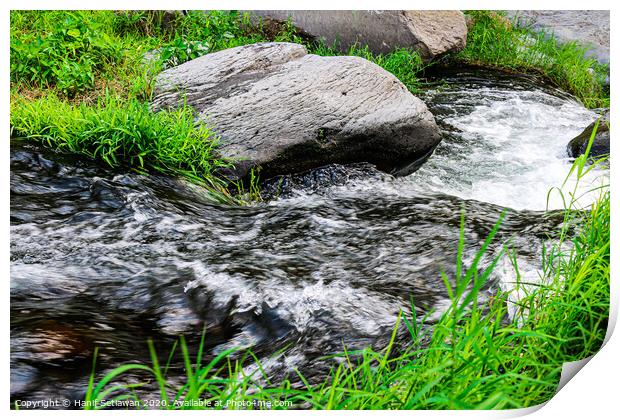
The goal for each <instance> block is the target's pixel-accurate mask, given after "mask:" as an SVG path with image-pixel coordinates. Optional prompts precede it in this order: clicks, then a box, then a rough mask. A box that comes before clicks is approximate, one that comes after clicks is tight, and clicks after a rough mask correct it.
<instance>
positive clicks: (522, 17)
mask: <svg viewBox="0 0 620 420" xmlns="http://www.w3.org/2000/svg"><path fill="white" fill-rule="evenodd" d="M506 15H507V16H508V17H509V18H511V19H514V20H516V21H517V22H518V23H519V25H522V26H530V27H531V28H532V29H534V30H544V31H546V32H550V33H551V32H552V33H553V35H554V37H555V38H556V39H557V40H558V41H559V42H560V43H566V42H570V41H577V42H579V43H580V44H582V45H584V46H588V47H589V50H588V53H587V54H588V55H591V56H594V57H595V58H596V59H597V60H598V61H599V62H600V63H605V64H608V63H609V35H610V33H609V29H610V27H609V10H508V11H506Z"/></svg>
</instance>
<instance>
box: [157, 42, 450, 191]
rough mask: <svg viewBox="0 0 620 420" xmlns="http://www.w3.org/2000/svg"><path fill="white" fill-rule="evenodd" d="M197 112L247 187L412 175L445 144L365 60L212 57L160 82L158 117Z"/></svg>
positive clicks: (265, 54)
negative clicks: (247, 179)
mask: <svg viewBox="0 0 620 420" xmlns="http://www.w3.org/2000/svg"><path fill="white" fill-rule="evenodd" d="M185 102H186V103H187V104H188V105H189V106H192V107H193V108H194V109H195V110H196V112H197V118H198V120H201V121H203V122H206V123H208V124H210V125H212V126H213V128H214V130H215V131H216V132H217V133H218V135H219V136H220V145H219V152H220V154H221V155H222V156H223V157H225V158H230V159H233V160H235V161H236V164H235V169H234V170H231V172H230V173H228V174H225V175H226V176H228V177H229V178H230V179H232V180H234V179H240V178H243V177H244V176H245V175H247V174H248V172H249V171H250V169H252V168H256V167H261V174H262V175H264V176H265V177H269V176H273V175H282V174H288V173H296V172H302V171H305V170H308V169H312V168H316V167H319V166H322V165H326V164H329V163H353V162H370V163H373V164H375V165H377V167H378V168H379V169H380V170H382V171H386V172H391V173H394V174H398V175H400V174H408V173H411V172H412V171H413V170H415V169H416V168H417V166H418V165H419V164H420V161H422V160H423V159H425V158H426V157H428V156H429V155H430V153H432V151H433V150H434V148H435V146H437V144H438V143H439V141H440V139H441V137H440V134H439V129H438V128H437V125H436V124H435V120H434V118H433V115H432V114H431V113H430V112H429V111H428V109H427V108H426V105H425V104H424V103H423V102H422V101H421V100H420V99H418V98H416V97H415V96H413V95H412V94H411V93H410V92H409V91H408V90H407V88H406V87H405V86H404V85H403V84H402V83H401V82H400V81H399V80H398V79H397V78H396V77H394V76H393V75H392V74H390V73H389V72H387V71H385V70H383V69H382V68H380V67H379V66H377V65H375V64H373V63H371V62H369V61H367V60H365V59H362V58H360V57H349V56H346V57H345V56H343V57H320V56H317V55H312V54H308V53H307V51H306V48H305V47H304V46H302V45H298V44H292V43H260V44H253V45H246V46H242V47H237V48H231V49H228V50H224V51H220V52H216V53H213V54H208V55H205V56H203V57H200V58H197V59H195V60H192V61H189V62H187V63H185V64H182V65H180V66H178V67H174V68H172V69H169V70H166V71H164V72H162V73H160V75H159V76H158V77H157V80H156V85H155V93H154V99H153V103H152V107H153V109H155V110H160V109H170V108H176V107H179V106H183V104H184V103H185Z"/></svg>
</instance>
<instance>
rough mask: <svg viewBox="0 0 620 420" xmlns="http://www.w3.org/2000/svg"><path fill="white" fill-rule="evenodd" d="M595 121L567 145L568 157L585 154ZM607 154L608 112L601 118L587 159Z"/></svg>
mask: <svg viewBox="0 0 620 420" xmlns="http://www.w3.org/2000/svg"><path fill="white" fill-rule="evenodd" d="M595 124H596V121H595V122H593V123H592V124H590V125H589V126H587V127H586V128H585V130H583V132H582V133H581V134H579V135H578V136H577V137H575V138H574V139H572V140H571V141H570V142H569V143H568V147H567V149H568V155H569V156H570V157H573V158H576V157H579V156H580V155H583V154H584V153H585V152H586V149H587V147H588V143H589V142H590V137H591V136H592V131H593V130H594V125H595ZM608 154H609V110H607V112H606V113H605V115H603V116H601V119H600V122H599V125H598V129H597V130H596V134H595V135H594V140H593V141H592V147H591V148H590V154H589V157H592V158H597V157H599V156H603V155H608Z"/></svg>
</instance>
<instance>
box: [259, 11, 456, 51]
mask: <svg viewBox="0 0 620 420" xmlns="http://www.w3.org/2000/svg"><path fill="white" fill-rule="evenodd" d="M251 13H252V14H253V15H255V16H259V17H262V18H264V19H271V20H275V21H280V22H282V21H287V20H288V19H289V18H290V19H291V23H292V24H293V25H294V26H295V27H296V28H298V29H299V30H300V31H301V32H302V33H303V34H304V35H306V36H309V37H310V38H313V39H317V40H322V41H324V42H325V43H326V44H327V45H330V46H331V45H333V44H334V43H335V44H336V45H337V47H338V48H339V49H340V51H342V52H346V51H347V50H348V49H349V47H350V46H352V45H355V44H360V45H368V47H369V48H370V50H371V51H372V52H373V53H375V54H385V53H388V52H390V51H392V50H394V49H396V48H399V47H403V48H412V49H415V50H417V51H418V52H419V53H420V55H421V56H422V57H423V58H425V59H432V58H434V57H436V56H438V55H441V54H444V53H446V52H449V51H460V50H462V49H463V48H465V42H466V40H467V25H466V23H465V16H464V15H463V13H462V12H460V11H457V10H384V11H378V10H254V11H251Z"/></svg>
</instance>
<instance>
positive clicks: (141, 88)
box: [10, 10, 609, 197]
mask: <svg viewBox="0 0 620 420" xmlns="http://www.w3.org/2000/svg"><path fill="white" fill-rule="evenodd" d="M470 14H471V15H472V16H473V17H474V19H475V25H474V27H473V28H472V30H471V31H470V33H469V36H468V45H467V48H466V49H465V50H464V51H463V52H461V53H460V54H458V55H457V56H456V57H455V58H454V59H455V60H457V61H458V62H459V63H462V62H465V63H470V64H481V65H485V66H491V67H496V68H500V69H503V70H511V71H526V72H537V73H539V74H541V75H543V76H544V77H546V78H547V79H548V80H550V81H553V82H554V83H555V84H557V85H558V86H560V87H562V88H564V89H565V90H567V91H568V92H571V93H573V94H575V95H576V96H577V97H579V98H581V99H582V101H583V102H584V103H585V104H586V105H587V106H591V107H594V106H602V105H608V103H609V97H608V94H607V96H606V93H605V92H603V89H602V87H601V86H602V84H601V80H600V77H601V75H602V74H603V73H604V69H601V68H600V67H597V66H595V65H594V63H593V62H592V60H588V59H585V58H584V57H583V49H581V48H580V47H578V46H576V45H574V44H568V45H564V46H558V45H557V44H556V43H555V41H553V40H549V39H546V38H545V37H544V35H543V34H534V33H531V32H529V31H528V30H526V29H521V28H508V27H506V26H505V25H503V24H502V23H501V21H498V20H497V19H496V17H494V15H491V14H489V13H488V12H470ZM10 17H11V34H10V56H11V105H12V107H11V124H12V126H13V127H14V128H15V131H14V132H15V133H19V135H20V136H21V137H22V138H24V139H29V140H41V139H46V144H48V145H50V146H52V147H54V148H56V149H58V150H70V151H72V152H75V153H81V154H85V155H87V156H90V157H93V158H95V159H103V160H104V161H105V162H107V163H109V164H111V165H113V166H123V167H127V168H132V169H135V170H138V171H145V170H148V171H157V172H163V173H168V174H174V175H179V174H180V175H184V176H188V177H189V179H191V180H194V181H195V180H201V182H205V183H206V184H208V185H218V186H219V185H220V184H221V182H220V181H219V180H218V179H216V176H215V174H216V172H215V171H214V170H213V169H214V168H216V167H217V166H218V165H222V164H223V163H222V162H221V161H219V160H217V159H215V158H213V156H212V149H213V147H214V146H215V144H214V143H212V141H211V140H212V139H213V138H214V135H213V133H210V134H209V135H205V133H206V132H207V131H209V130H208V129H207V128H201V127H195V128H193V130H190V129H189V120H188V119H185V120H183V122H182V123H181V122H179V123H176V124H173V125H171V127H172V128H174V129H177V128H178V129H179V130H180V131H179V133H178V134H174V133H171V131H170V130H168V129H165V128H164V126H163V125H162V124H161V121H164V120H167V119H170V118H172V119H174V118H176V117H175V116H172V115H165V114H164V115H162V116H157V115H155V114H153V113H150V111H148V109H147V107H146V105H140V104H145V103H148V101H149V99H150V98H151V94H152V90H153V83H154V78H155V76H156V75H157V74H158V73H159V72H160V71H161V70H162V69H164V68H167V67H170V66H173V65H177V64H180V63H183V62H185V61H188V60H191V59H193V58H196V57H198V56H200V55H203V54H206V53H209V52H214V51H218V50H221V49H226V48H232V47H235V46H239V45H246V44H252V43H255V42H261V41H288V42H297V43H304V44H305V45H306V46H307V47H308V49H309V51H310V52H311V53H314V54H319V55H337V54H338V53H337V52H336V51H335V50H334V49H333V48H330V47H328V46H325V45H322V44H315V43H309V42H307V40H305V39H304V38H302V37H301V36H299V35H298V34H297V33H296V31H295V29H294V28H293V27H292V26H291V25H290V23H286V24H279V25H272V24H262V23H261V24H258V25H257V24H255V23H252V22H251V21H250V18H249V16H248V15H247V14H241V13H237V12H226V11H211V12H208V13H203V12H202V11H190V12H189V13H188V14H187V15H182V14H177V15H174V16H171V17H167V16H166V15H165V14H164V13H163V12H162V11H132V12H113V11H109V10H103V11H62V10H54V11H12V12H11V15H10ZM527 34H529V36H530V37H532V39H533V40H534V41H533V43H532V45H529V46H528V47H527V48H525V47H524V45H523V44H524V41H523V39H524V36H525V35H527ZM149 51H156V54H155V55H154V59H153V60H151V61H150V62H149V63H148V64H147V63H146V62H145V60H144V56H145V54H146V53H147V52H149ZM348 54H349V55H355V56H360V57H363V58H365V59H367V60H369V61H372V62H374V63H376V64H377V65H379V66H381V67H382V68H384V69H386V70H387V71H389V72H391V73H393V74H394V75H395V76H396V77H397V78H399V79H400V80H401V81H402V82H403V83H404V84H405V85H406V86H407V88H408V89H409V90H410V91H411V92H413V93H416V92H418V89H419V85H420V74H421V73H422V72H423V70H424V68H425V64H423V63H422V60H421V59H420V56H419V55H418V54H417V53H416V52H414V51H409V50H407V49H399V50H396V51H393V52H391V53H389V54H384V55H374V54H372V53H371V52H370V51H369V50H368V48H367V47H365V46H353V47H351V49H350V50H349V52H348ZM590 67H593V68H594V69H595V70H596V71H595V72H594V74H592V71H591V70H590ZM73 107H76V110H74V109H72V108H73ZM87 108H90V109H87ZM56 109H57V110H62V111H63V112H58V111H57V110H56ZM121 109H124V112H127V113H135V115H129V116H128V118H126V119H120V118H115V120H114V122H115V130H116V131H115V135H114V137H113V138H112V139H110V141H111V143H113V144H111V146H110V148H108V149H106V147H105V146H102V147H101V148H99V149H98V147H99V146H100V145H101V143H105V142H102V140H103V139H102V138H93V139H91V140H90V141H86V140H85V139H84V135H83V133H82V134H81V133H79V130H78V126H79V124H80V121H81V119H82V118H83V117H84V116H87V118H86V119H87V120H88V121H89V130H90V131H92V132H97V133H105V132H106V130H108V129H109V124H108V123H109V121H108V120H106V119H105V118H103V119H98V118H96V117H95V113H97V112H106V115H120V114H121V113H122V112H123V111H121ZM35 113H40V115H35ZM181 113H182V114H183V115H184V116H186V117H188V116H189V111H188V110H184V111H182V112H181ZM148 114H151V115H148ZM69 117H72V118H73V117H74V118H78V120H76V121H73V122H71V121H69V120H68V119H69ZM28 119H32V121H27V120H28ZM42 121H45V122H46V124H41V122H42ZM133 121H140V122H141V124H142V125H140V126H139V129H138V130H142V131H144V130H147V126H150V127H149V128H148V130H147V131H148V132H149V135H148V136H142V135H140V136H137V134H136V133H137V132H136V131H135V130H134V127H132V126H130V125H127V126H122V124H131V123H133ZM147 121H148V122H147ZM98 124H101V126H99V127H97V125H98ZM154 129H158V130H159V129H161V130H162V131H161V133H155V132H154V131H153V130H154ZM37 130H41V131H37ZM63 130H64V131H63ZM123 130H125V131H128V132H132V133H133V134H131V135H121V134H120V133H121V132H122V131H123ZM149 130H150V131H149ZM59 131H63V136H64V137H63V138H62V139H58V140H57V141H54V140H53V139H52V138H51V136H50V134H52V133H58V132H59ZM142 131H140V132H142ZM144 132H146V131H144ZM184 133H191V136H190V137H189V140H188V143H187V144H185V143H184V147H182V148H179V149H174V148H173V147H172V146H173V145H174V144H178V143H174V142H173V141H171V139H178V138H179V137H180V136H181V135H184ZM159 136H163V137H164V138H165V139H166V140H162V141H161V142H159V143H154V144H150V145H149V144H146V143H145V142H146V141H150V140H151V139H153V138H157V137H159ZM198 138H200V139H201V140H200V141H205V142H206V144H204V145H199V144H198V143H199V142H200V141H199V140H197V139H198ZM162 142H163V143H165V145H167V146H166V147H163V145H162V144H161V143H162ZM145 158H146V159H145ZM229 164H230V163H229ZM256 182H257V181H256V178H255V179H254V184H256ZM216 190H219V187H218V188H216ZM250 193H251V194H250V195H252V196H255V197H258V196H259V195H260V193H259V192H257V191H256V188H254V191H253V192H252V191H251V192H250Z"/></svg>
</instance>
